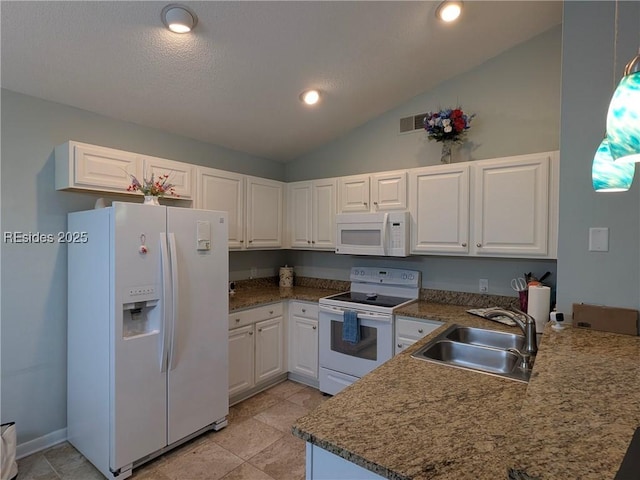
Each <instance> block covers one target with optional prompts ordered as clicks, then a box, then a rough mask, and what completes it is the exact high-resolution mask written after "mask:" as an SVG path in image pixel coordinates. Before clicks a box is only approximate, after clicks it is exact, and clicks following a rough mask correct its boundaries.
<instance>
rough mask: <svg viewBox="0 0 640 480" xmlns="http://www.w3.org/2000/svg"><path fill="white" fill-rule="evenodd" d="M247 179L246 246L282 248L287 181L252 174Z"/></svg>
mask: <svg viewBox="0 0 640 480" xmlns="http://www.w3.org/2000/svg"><path fill="white" fill-rule="evenodd" d="M246 179H247V196H246V198H247V204H246V207H247V230H246V233H247V244H246V248H256V249H258V248H280V247H282V231H283V220H284V183H282V182H278V181H275V180H269V179H266V178H258V177H249V176H247V177H246Z"/></svg>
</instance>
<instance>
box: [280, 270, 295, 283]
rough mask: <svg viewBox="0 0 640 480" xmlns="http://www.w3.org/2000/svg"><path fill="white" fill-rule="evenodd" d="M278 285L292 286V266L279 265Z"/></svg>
mask: <svg viewBox="0 0 640 480" xmlns="http://www.w3.org/2000/svg"><path fill="white" fill-rule="evenodd" d="M280 286H281V287H293V267H288V266H287V265H285V266H284V267H280Z"/></svg>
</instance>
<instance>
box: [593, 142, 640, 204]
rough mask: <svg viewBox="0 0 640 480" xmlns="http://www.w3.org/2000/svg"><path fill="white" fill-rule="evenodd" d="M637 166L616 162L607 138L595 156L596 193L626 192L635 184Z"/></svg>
mask: <svg viewBox="0 0 640 480" xmlns="http://www.w3.org/2000/svg"><path fill="white" fill-rule="evenodd" d="M635 171H636V164H635V163H632V162H631V163H630V162H622V161H620V162H616V161H614V160H613V157H612V156H611V152H610V151H609V142H608V140H607V139H606V138H605V139H604V140H603V141H602V143H600V146H599V147H598V150H597V151H596V154H595V156H594V157H593V165H592V167H591V179H592V181H593V189H594V190H595V191H596V192H626V191H627V190H629V188H630V187H631V184H632V183H633V175H634V174H635Z"/></svg>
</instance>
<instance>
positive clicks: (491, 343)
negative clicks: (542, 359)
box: [411, 325, 531, 382]
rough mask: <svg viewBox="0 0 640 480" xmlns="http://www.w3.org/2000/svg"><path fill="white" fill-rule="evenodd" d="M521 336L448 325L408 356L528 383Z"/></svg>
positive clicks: (523, 340)
mask: <svg viewBox="0 0 640 480" xmlns="http://www.w3.org/2000/svg"><path fill="white" fill-rule="evenodd" d="M524 342H525V339H524V336H523V335H517V334H513V333H506V332H499V331H496V330H485V329H482V328H472V327H464V326H461V325H452V326H451V327H449V328H447V329H446V330H445V331H443V332H442V333H440V334H439V335H438V336H436V337H435V338H433V339H432V340H431V341H430V342H428V343H427V344H426V345H424V346H423V347H422V348H420V349H419V350H417V351H416V352H415V353H413V354H412V355H411V356H412V357H413V358H417V359H420V360H425V361H427V362H433V363H438V364H441V365H446V366H449V367H455V368H462V369H465V370H473V371H476V372H480V373H485V374H488V375H496V376H499V377H504V378H508V379H511V380H516V381H519V382H528V381H529V377H530V376H531V370H530V369H523V368H522V367H521V364H522V362H521V358H520V356H519V355H518V354H517V353H516V352H513V351H510V350H509V349H515V350H518V351H522V349H523V347H524Z"/></svg>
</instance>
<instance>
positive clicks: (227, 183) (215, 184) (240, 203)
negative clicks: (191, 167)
mask: <svg viewBox="0 0 640 480" xmlns="http://www.w3.org/2000/svg"><path fill="white" fill-rule="evenodd" d="M196 176H197V179H198V181H197V192H198V195H197V198H196V208H201V209H205V210H221V211H223V212H227V213H228V222H229V248H231V249H239V248H242V247H243V246H244V228H245V221H244V196H245V193H244V175H241V174H238V173H232V172H225V171H223V170H216V169H213V168H207V167H198V168H197V174H196Z"/></svg>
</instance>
